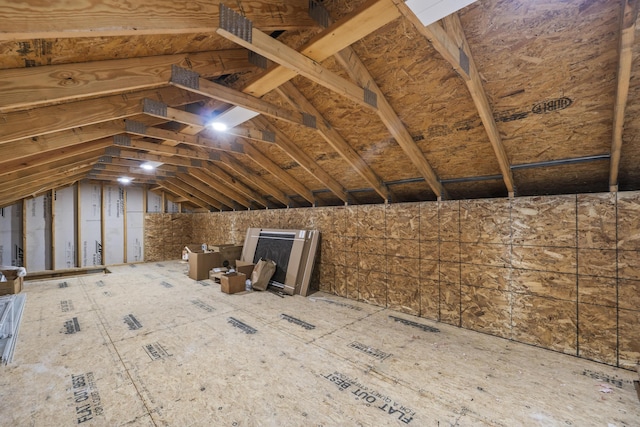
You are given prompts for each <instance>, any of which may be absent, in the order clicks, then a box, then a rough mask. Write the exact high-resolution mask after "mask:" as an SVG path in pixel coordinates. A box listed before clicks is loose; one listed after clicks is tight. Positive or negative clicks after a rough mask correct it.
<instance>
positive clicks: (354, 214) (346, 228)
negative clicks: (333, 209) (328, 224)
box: [336, 206, 358, 237]
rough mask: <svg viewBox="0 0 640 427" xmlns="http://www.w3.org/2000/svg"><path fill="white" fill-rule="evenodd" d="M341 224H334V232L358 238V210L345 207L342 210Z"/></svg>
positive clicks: (352, 207) (355, 207)
mask: <svg viewBox="0 0 640 427" xmlns="http://www.w3.org/2000/svg"><path fill="white" fill-rule="evenodd" d="M343 217H344V218H343V219H342V224H336V231H337V232H339V233H341V234H343V235H345V236H354V237H355V236H358V208H357V206H347V207H346V208H344V214H343Z"/></svg>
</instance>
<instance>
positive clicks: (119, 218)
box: [103, 185, 124, 265]
mask: <svg viewBox="0 0 640 427" xmlns="http://www.w3.org/2000/svg"><path fill="white" fill-rule="evenodd" d="M103 191H104V195H103V196H104V197H103V203H104V223H103V226H104V240H105V241H104V245H103V254H104V262H105V265H110V264H122V263H123V262H124V188H122V187H118V186H114V185H105V186H104V188H103Z"/></svg>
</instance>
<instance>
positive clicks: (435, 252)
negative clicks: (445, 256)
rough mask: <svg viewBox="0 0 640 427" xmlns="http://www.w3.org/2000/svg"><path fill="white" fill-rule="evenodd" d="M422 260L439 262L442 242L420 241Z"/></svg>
mask: <svg viewBox="0 0 640 427" xmlns="http://www.w3.org/2000/svg"><path fill="white" fill-rule="evenodd" d="M420 258H421V259H430V260H436V261H437V260H439V259H440V242H438V241H437V240H420Z"/></svg>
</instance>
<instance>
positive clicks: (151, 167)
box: [140, 161, 162, 171]
mask: <svg viewBox="0 0 640 427" xmlns="http://www.w3.org/2000/svg"><path fill="white" fill-rule="evenodd" d="M160 165H162V163H161V162H151V161H149V162H144V163H142V164H141V165H140V167H141V168H142V169H144V170H146V171H152V170H154V169H155V168H157V167H158V166H160Z"/></svg>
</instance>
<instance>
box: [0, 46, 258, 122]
mask: <svg viewBox="0 0 640 427" xmlns="http://www.w3.org/2000/svg"><path fill="white" fill-rule="evenodd" d="M172 65H179V66H181V67H188V68H190V69H192V70H193V71H196V72H198V73H200V75H202V76H203V77H206V78H209V77H214V76H219V75H222V74H229V73H236V72H241V71H247V70H250V69H254V68H255V66H254V65H252V64H251V63H249V60H248V55H247V51H246V50H245V49H227V50H220V51H211V52H199V53H192V54H182V55H162V56H151V57H146V58H134V59H115V60H109V61H94V62H85V63H79V64H64V65H45V66H42V67H30V68H13V69H7V70H0V91H1V92H2V97H0V112H8V111H15V110H20V109H25V108H33V107H42V106H44V105H50V104H58V103H61V102H69V101H77V100H80V99H82V98H86V97H89V96H91V97H96V96H105V95H111V94H115V93H125V92H133V91H137V90H143V89H151V88H158V87H162V86H166V85H167V82H168V81H169V79H170V78H171V66H172Z"/></svg>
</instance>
